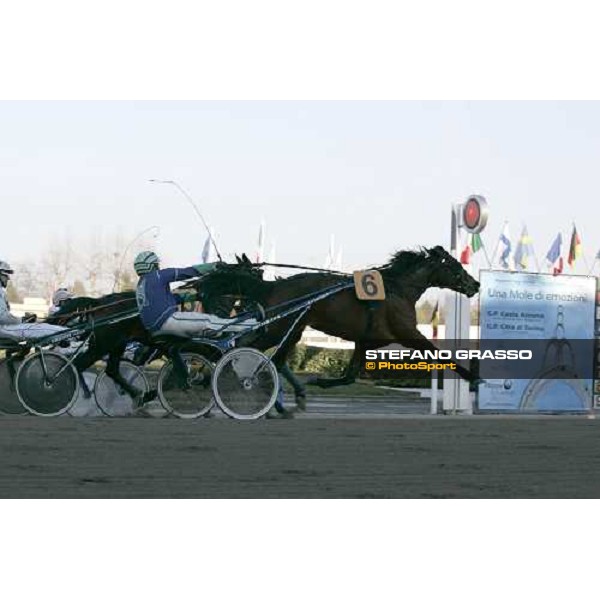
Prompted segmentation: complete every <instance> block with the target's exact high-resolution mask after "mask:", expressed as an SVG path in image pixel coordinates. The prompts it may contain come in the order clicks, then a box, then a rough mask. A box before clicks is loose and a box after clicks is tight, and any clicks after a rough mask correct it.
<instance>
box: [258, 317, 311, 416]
mask: <svg viewBox="0 0 600 600" xmlns="http://www.w3.org/2000/svg"><path fill="white" fill-rule="evenodd" d="M303 330H304V323H303V321H300V323H299V324H297V325H296V328H295V329H294V331H292V332H291V333H290V335H289V336H288V339H287V340H286V341H285V342H284V343H283V345H282V346H281V348H279V350H277V352H276V354H275V356H274V357H273V364H274V365H275V367H276V369H277V373H278V377H279V383H280V389H279V394H278V396H277V400H276V401H275V404H274V405H273V406H274V408H275V410H276V411H277V412H278V413H279V415H281V417H280V418H289V417H291V416H293V414H292V413H291V412H290V411H289V410H288V409H287V408H286V407H285V406H284V404H283V385H282V383H283V382H282V381H281V375H280V373H281V374H283V376H284V377H286V379H287V380H288V381H289V382H290V383H292V385H294V384H293V380H294V381H296V383H297V384H298V385H299V387H300V389H301V390H302V392H303V393H304V397H303V398H302V399H300V400H301V401H300V402H299V395H298V392H297V391H296V387H295V386H294V391H295V392H296V404H297V405H298V407H299V408H300V409H301V410H305V409H306V402H305V401H304V402H303V401H302V400H305V399H306V392H305V390H304V388H303V387H302V384H300V382H299V381H298V380H297V379H296V378H295V377H294V375H293V374H292V371H291V369H290V368H289V367H288V365H287V362H286V361H287V357H288V355H289V353H290V352H291V350H292V348H293V347H294V346H295V345H296V344H297V343H298V342H299V341H300V338H301V337H302V331H303ZM286 371H287V375H286ZM288 376H291V379H290V378H289V377H288ZM267 418H273V417H272V416H269V414H268V413H267Z"/></svg>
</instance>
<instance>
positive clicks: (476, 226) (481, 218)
mask: <svg viewBox="0 0 600 600" xmlns="http://www.w3.org/2000/svg"><path fill="white" fill-rule="evenodd" d="M487 220H488V205H487V202H486V199H485V198H484V197H483V196H469V197H468V198H467V201H466V202H465V203H464V204H463V205H462V226H463V227H464V228H465V229H466V230H467V231H468V232H469V233H479V232H480V231H481V230H482V229H483V228H484V227H485V226H486V223H487Z"/></svg>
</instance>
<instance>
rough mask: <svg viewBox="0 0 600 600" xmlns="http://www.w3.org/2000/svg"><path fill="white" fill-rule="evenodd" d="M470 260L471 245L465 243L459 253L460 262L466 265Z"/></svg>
mask: <svg viewBox="0 0 600 600" xmlns="http://www.w3.org/2000/svg"><path fill="white" fill-rule="evenodd" d="M470 261H471V246H469V244H467V245H466V246H465V247H464V249H463V251H462V252H461V253H460V262H461V263H462V264H463V265H468V264H469V263H470Z"/></svg>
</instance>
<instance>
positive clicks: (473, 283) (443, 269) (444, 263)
mask: <svg viewBox="0 0 600 600" xmlns="http://www.w3.org/2000/svg"><path fill="white" fill-rule="evenodd" d="M427 253H428V259H429V261H428V262H430V264H431V270H430V274H429V277H430V280H429V283H430V284H431V286H434V287H440V288H447V289H450V290H453V291H455V292H458V293H459V294H465V296H468V297H469V298H471V297H472V296H474V295H475V294H476V293H477V292H478V291H479V282H478V281H477V280H476V279H474V278H473V277H471V275H469V273H467V271H466V270H465V269H464V267H463V266H462V265H461V264H460V262H458V261H457V260H456V259H455V258H454V257H453V256H452V255H451V254H450V253H449V252H447V251H446V250H445V249H444V248H442V246H434V247H433V248H429V250H428V251H427Z"/></svg>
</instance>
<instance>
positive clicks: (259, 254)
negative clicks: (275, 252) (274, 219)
mask: <svg viewBox="0 0 600 600" xmlns="http://www.w3.org/2000/svg"><path fill="white" fill-rule="evenodd" d="M266 229H267V227H266V225H265V222H264V221H261V222H260V229H259V230H258V249H257V250H256V262H257V263H260V262H262V261H263V260H264V258H265V236H266Z"/></svg>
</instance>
